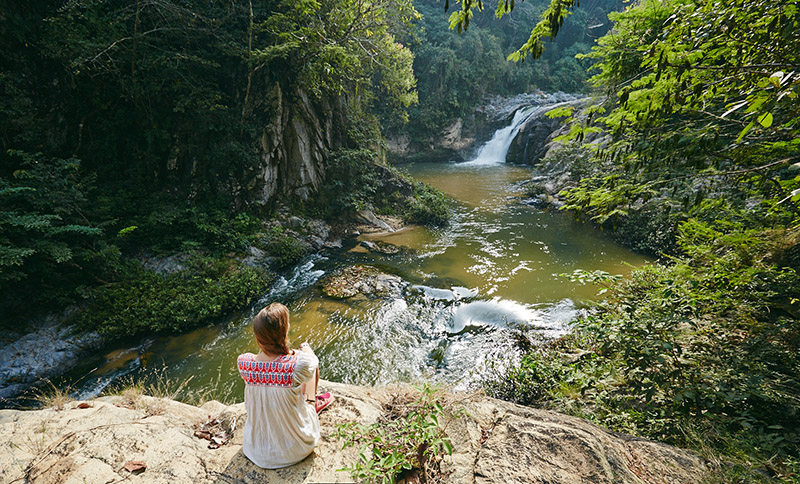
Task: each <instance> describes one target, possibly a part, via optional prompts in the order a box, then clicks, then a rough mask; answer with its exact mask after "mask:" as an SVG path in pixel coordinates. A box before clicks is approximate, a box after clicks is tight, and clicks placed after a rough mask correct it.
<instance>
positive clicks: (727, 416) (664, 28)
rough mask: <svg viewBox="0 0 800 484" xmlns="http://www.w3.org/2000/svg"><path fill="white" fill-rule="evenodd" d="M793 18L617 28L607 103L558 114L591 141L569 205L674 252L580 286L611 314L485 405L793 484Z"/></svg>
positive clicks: (641, 17) (537, 355)
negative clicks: (683, 449)
mask: <svg viewBox="0 0 800 484" xmlns="http://www.w3.org/2000/svg"><path fill="white" fill-rule="evenodd" d="M572 3H575V2H562V1H559V0H556V1H554V2H553V4H554V5H558V4H561V6H564V5H565V4H572ZM799 7H800V4H798V2H797V1H796V0H781V1H744V0H737V1H725V2H722V1H705V0H703V1H700V0H666V1H656V0H642V1H640V2H638V3H636V4H634V5H631V6H629V7H628V8H626V9H625V11H624V12H621V13H614V14H611V15H610V17H611V19H612V20H613V21H614V27H613V29H612V30H611V31H610V32H609V33H608V34H607V35H605V36H604V37H602V38H601V39H599V41H598V43H597V45H596V46H595V47H594V48H593V49H592V51H591V53H589V54H588V55H587V56H586V57H587V58H590V59H593V60H594V61H596V64H595V66H594V69H595V72H596V74H595V75H594V77H593V78H592V79H591V82H592V84H593V85H594V86H595V88H596V90H597V93H598V95H599V96H598V97H599V99H600V101H599V102H598V103H597V104H596V105H593V106H590V107H589V108H587V109H585V110H583V111H582V112H580V113H572V112H571V111H570V110H564V109H560V110H558V111H557V112H554V113H552V114H553V115H554V116H565V117H567V120H568V121H569V122H571V123H572V125H571V132H570V134H569V135H567V136H565V137H564V138H563V140H564V142H565V143H570V144H571V145H573V146H574V145H578V146H580V145H581V143H582V141H583V140H584V139H587V138H591V139H592V140H593V142H592V143H590V144H586V145H583V148H582V149H583V156H584V157H585V158H586V159H587V160H589V161H590V162H592V163H594V164H595V166H596V167H597V169H595V170H594V172H595V173H596V174H595V175H594V176H589V177H587V178H584V179H583V180H582V181H581V182H580V184H579V186H576V187H574V188H572V189H569V190H567V191H566V192H564V193H562V195H563V196H564V197H565V198H566V200H567V201H568V205H567V206H566V208H567V209H569V210H574V211H576V212H577V213H579V214H580V215H581V216H583V217H586V218H590V219H592V220H593V221H595V222H597V223H600V224H603V225H605V226H608V227H611V228H613V227H614V226H617V227H621V226H624V224H625V223H626V221H628V220H631V219H633V220H636V221H637V223H639V224H641V225H643V226H644V227H645V229H644V230H645V231H647V230H655V229H656V228H661V229H663V228H664V227H667V228H668V230H667V231H666V232H667V233H668V234H669V236H668V237H664V238H663V239H662V243H663V244H664V245H663V247H664V250H666V251H667V252H668V254H665V255H664V258H663V259H662V263H660V264H654V265H653V266H648V267H645V268H643V269H639V270H635V271H633V273H632V276H631V277H630V278H629V279H624V280H616V278H614V277H611V276H609V275H608V274H603V273H591V274H587V273H581V272H577V273H575V274H572V275H571V277H572V278H573V279H575V280H583V281H594V282H600V283H602V284H604V285H606V286H607V287H606V288H605V289H604V292H605V295H604V301H603V302H602V303H600V304H599V305H598V306H597V307H596V308H595V310H594V311H593V312H592V313H591V315H589V316H588V317H586V318H584V319H582V320H580V321H576V322H575V326H574V331H573V333H572V334H571V335H570V336H568V337H566V338H564V339H562V340H560V341H558V342H556V343H554V344H549V345H545V346H544V347H542V348H539V349H535V350H533V351H532V352H530V353H529V354H528V355H527V356H525V357H524V359H523V360H522V362H521V363H520V365H519V366H517V367H515V368H513V369H512V370H511V371H509V372H508V373H505V374H504V379H503V380H502V381H500V382H498V383H489V384H488V385H489V389H490V391H491V392H492V393H494V394H495V395H498V396H503V397H505V398H510V399H513V400H516V401H520V402H524V403H527V404H537V405H546V406H551V407H552V408H557V409H560V410H564V411H569V412H572V413H574V414H578V415H582V416H585V417H587V418H590V419H593V420H595V421H597V422H599V423H601V424H603V425H606V426H608V427H610V428H613V429H617V430H623V431H628V432H633V433H637V434H640V435H644V436H647V437H651V438H656V439H659V440H665V441H667V442H671V443H676V444H679V445H684V446H690V447H692V448H694V449H696V450H698V451H700V452H701V453H702V454H703V455H705V456H706V457H708V458H709V459H711V461H712V463H714V464H717V465H718V466H719V467H718V468H717V470H718V472H717V474H716V475H715V476H714V477H713V478H711V480H712V481H713V482H772V481H782V482H798V479H800V381H799V380H798V375H800V357H799V355H800V274H798V270H800V210H799V209H798V207H799V205H798V204H799V203H800V98H799V96H800V64H798V59H800V12H798V9H799ZM553 19H554V20H553V22H551V24H550V25H551V26H557V20H558V16H555V17H553ZM534 33H535V34H537V32H536V31H534ZM554 34H555V33H554V32H553V31H551V30H546V29H545V30H540V31H539V32H538V35H540V38H542V37H546V36H548V35H554ZM535 45H538V44H537V39H534V40H533V41H530V42H528V43H526V44H525V46H523V50H525V49H531V50H530V52H531V53H532V54H536V53H537V52H536V51H535V49H533V47H532V46H535ZM598 139H599V140H600V142H598Z"/></svg>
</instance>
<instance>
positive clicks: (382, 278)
mask: <svg viewBox="0 0 800 484" xmlns="http://www.w3.org/2000/svg"><path fill="white" fill-rule="evenodd" d="M320 284H321V286H322V292H323V293H324V294H325V295H326V296H329V297H334V298H337V299H345V298H349V297H353V296H356V295H358V294H363V295H377V296H393V297H399V296H400V295H401V294H402V293H403V289H404V288H405V287H406V285H407V283H406V282H405V281H403V279H402V278H401V277H399V276H395V275H393V274H386V273H384V272H381V271H380V270H379V269H378V268H376V267H372V266H365V265H356V266H350V267H346V268H344V269H342V270H340V271H338V272H335V273H333V274H331V275H329V276H328V277H326V278H324V279H323V280H322V281H320Z"/></svg>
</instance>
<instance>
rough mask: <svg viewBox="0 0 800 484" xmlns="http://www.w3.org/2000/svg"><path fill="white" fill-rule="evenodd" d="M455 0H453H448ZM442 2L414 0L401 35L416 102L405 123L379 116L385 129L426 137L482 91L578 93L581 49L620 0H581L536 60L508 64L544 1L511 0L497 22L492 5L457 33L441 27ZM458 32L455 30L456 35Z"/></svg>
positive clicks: (445, 17) (446, 18)
mask: <svg viewBox="0 0 800 484" xmlns="http://www.w3.org/2000/svg"><path fill="white" fill-rule="evenodd" d="M453 3H455V2H453ZM446 5H447V6H448V7H449V3H448V2H444V1H435V0H420V1H417V2H415V3H414V6H415V7H416V9H417V11H418V12H419V13H420V15H421V18H420V19H419V21H418V22H417V26H418V28H417V30H415V31H414V32H413V35H412V36H411V37H409V38H407V39H404V40H403V42H404V43H406V44H407V45H408V46H409V48H410V49H411V50H412V51H413V52H414V74H415V75H416V77H417V90H418V92H419V101H420V102H419V104H417V105H415V106H413V107H412V108H411V109H410V110H409V117H410V119H411V121H412V122H410V123H408V124H407V125H397V124H396V123H390V122H389V123H385V125H386V126H387V131H388V130H390V131H391V132H392V133H397V132H402V131H407V132H408V133H409V135H410V136H412V137H413V138H414V139H418V140H423V139H429V138H431V137H432V136H435V135H437V134H438V133H440V132H441V130H442V128H443V127H444V126H447V125H449V124H451V123H452V122H453V121H454V120H455V119H456V118H458V117H462V118H463V117H467V116H469V115H470V114H472V113H473V111H474V109H475V107H476V106H478V105H479V104H480V103H481V102H482V101H484V100H485V98H486V96H487V95H493V94H494V95H514V94H518V93H523V92H533V91H537V90H541V91H546V92H554V91H564V92H583V91H586V90H587V88H588V85H587V83H586V80H587V79H588V78H589V75H588V74H587V72H586V69H587V68H588V67H589V66H590V65H591V64H592V60H591V59H577V58H576V57H575V56H576V55H577V54H585V53H588V52H589V50H590V49H591V47H592V45H593V44H594V42H595V40H596V39H597V38H599V37H601V36H602V35H604V34H605V33H606V32H607V31H608V29H609V27H610V25H611V23H610V21H609V20H608V13H609V12H612V11H616V10H621V9H622V6H623V2H622V0H589V1H585V2H583V3H582V4H581V7H580V8H579V9H576V10H575V12H574V14H573V15H570V16H569V17H567V18H566V19H565V21H564V24H563V26H562V28H561V31H560V32H559V35H558V37H557V38H556V39H555V40H554V41H553V42H552V43H549V44H548V46H547V49H546V50H545V52H544V54H543V55H542V57H541V58H540V59H539V61H538V62H526V63H512V62H507V61H506V57H508V56H509V54H511V53H513V52H514V51H515V50H516V49H517V48H518V46H519V45H520V44H521V43H522V42H524V41H525V39H527V38H528V36H529V35H530V28H531V25H534V24H535V23H536V22H537V21H538V20H539V17H540V16H541V15H542V13H543V12H544V11H545V10H546V8H547V6H548V3H547V1H546V0H533V1H530V0H529V1H526V2H518V3H517V4H516V6H515V8H514V10H513V12H509V14H508V15H507V16H506V17H504V18H503V19H501V20H500V21H498V20H496V19H495V18H494V16H495V12H492V11H489V10H485V11H482V12H475V15H474V17H472V18H471V22H469V23H468V26H467V28H466V29H463V31H461V32H455V31H453V30H449V29H448V27H449V25H450V23H451V19H450V17H451V14H452V12H446V11H445V8H446V7H445V6H446ZM459 33H460V34H461V35H458V34H459Z"/></svg>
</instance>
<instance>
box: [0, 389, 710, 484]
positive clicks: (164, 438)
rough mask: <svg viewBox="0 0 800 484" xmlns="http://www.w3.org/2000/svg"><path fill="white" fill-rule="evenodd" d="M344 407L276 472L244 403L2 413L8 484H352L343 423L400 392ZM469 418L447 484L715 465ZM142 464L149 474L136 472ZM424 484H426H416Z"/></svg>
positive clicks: (517, 412) (95, 405)
mask: <svg viewBox="0 0 800 484" xmlns="http://www.w3.org/2000/svg"><path fill="white" fill-rule="evenodd" d="M321 387H322V388H323V389H324V390H328V391H332V392H333V393H334V394H335V395H336V397H337V401H336V402H334V404H333V405H332V406H331V407H330V408H329V409H327V410H325V411H324V412H323V413H322V415H321V416H320V422H321V424H322V442H321V444H320V446H319V447H318V448H317V449H316V451H315V452H314V453H313V454H312V455H310V456H309V457H308V458H306V459H305V460H303V461H302V462H300V463H299V464H297V465H294V466H291V467H288V468H285V469H279V470H264V469H260V468H258V467H256V466H255V465H253V464H252V463H250V461H248V460H247V458H245V457H244V455H243V454H242V448H241V443H242V429H243V427H244V421H245V419H246V415H245V410H244V404H241V403H239V404H235V405H229V406H226V405H223V404H221V403H219V402H209V403H206V404H205V405H203V406H202V407H194V406H191V405H186V404H183V403H179V402H175V401H172V400H168V399H158V398H153V397H148V396H141V395H140V396H137V397H136V398H135V399H131V398H130V397H125V396H111V397H102V398H98V399H95V400H92V401H89V402H84V403H81V402H69V403H67V404H65V405H64V406H63V408H62V409H61V410H56V409H54V408H50V409H42V410H29V411H20V410H0V432H2V435H3V436H4V439H3V440H4V441H3V442H2V443H1V444H0V481H1V482H4V483H37V484H39V483H41V484H44V483H84V482H86V483H116V482H122V481H125V482H129V483H136V482H142V483H144V482H147V483H170V484H179V483H192V484H199V483H266V482H269V483H292V484H295V483H346V482H353V481H354V480H353V479H352V478H351V477H350V476H349V475H348V474H347V473H346V472H341V471H337V469H340V468H342V467H344V466H346V465H348V464H351V463H352V462H354V461H355V459H356V458H357V449H353V448H348V449H346V450H342V448H341V443H340V442H339V441H337V440H336V439H335V438H334V437H333V436H332V434H333V432H334V430H335V428H336V425H337V424H338V423H341V422H359V423H372V422H375V421H377V420H378V419H379V418H380V416H381V414H382V413H383V411H384V405H385V404H386V402H387V401H388V400H389V399H390V398H391V395H392V393H393V392H398V391H410V390H408V389H403V387H392V388H384V389H377V388H364V387H357V386H351V385H343V384H338V383H331V382H321ZM446 398H447V399H449V400H450V402H451V406H452V407H453V408H463V409H464V411H463V412H462V413H461V416H460V417H458V418H447V419H445V420H444V421H443V422H441V424H442V426H443V427H444V428H445V432H446V433H447V434H448V436H449V437H450V438H451V439H452V443H453V447H454V451H453V454H452V455H451V456H446V457H445V458H444V460H443V461H442V463H441V469H442V471H443V474H442V475H443V482H447V483H473V484H488V483H541V484H544V483H548V484H560V483H563V484H577V483H614V484H628V483H630V484H656V483H658V484H662V483H663V484H690V483H692V484H694V483H698V482H700V481H701V480H702V478H703V475H704V474H705V473H706V472H707V470H706V467H705V465H704V463H703V461H702V460H701V459H700V458H699V457H697V456H695V455H693V454H691V453H689V452H686V451H683V450H680V449H677V448H674V447H671V446H668V445H665V444H660V443H657V442H652V441H649V440H645V439H640V438H636V437H633V436H630V435H623V434H617V433H613V432H610V431H608V430H605V429H603V428H601V427H598V426H596V425H593V424H591V423H589V422H587V421H585V420H582V419H579V418H574V417H569V416H566V415H562V414H558V413H555V412H549V411H544V410H537V409H534V408H529V407H521V406H518V405H514V404H511V403H507V402H503V401H500V400H495V399H492V398H489V397H486V396H484V395H481V394H463V393H455V394H448V395H447V396H446ZM209 417H211V418H212V419H213V418H218V419H220V420H222V421H225V422H226V423H229V422H231V421H232V418H233V417H236V425H235V427H236V429H235V431H234V435H233V438H232V439H231V441H230V442H228V443H227V444H225V445H222V446H221V447H219V448H217V449H210V448H209V441H208V440H203V439H200V438H198V437H196V436H195V435H194V433H195V430H196V426H197V425H198V424H202V423H203V422H206V421H207V420H208V419H209ZM130 461H141V462H142V463H143V464H144V465H146V468H145V469H144V470H142V467H141V464H139V465H138V468H137V466H129V467H132V468H134V472H131V471H129V470H127V469H126V468H125V465H126V463H128V462H130ZM415 482H416V481H415Z"/></svg>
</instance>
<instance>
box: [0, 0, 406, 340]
mask: <svg viewBox="0 0 800 484" xmlns="http://www.w3.org/2000/svg"><path fill="white" fill-rule="evenodd" d="M416 17H417V13H416V12H415V11H414V9H413V7H412V5H411V3H410V2H409V1H392V2H389V1H388V0H383V1H381V0H378V1H366V0H357V1H349V0H322V1H316V0H309V1H303V2H252V1H249V2H244V1H243V2H196V1H190V0H131V1H125V2H116V1H105V0H92V1H66V2H65V1H60V0H59V1H56V0H53V1H42V2H2V5H0V45H2V49H0V92H1V93H2V96H0V147H1V148H2V150H0V201H1V203H2V209H0V311H2V313H3V314H4V315H5V316H6V317H5V318H3V324H8V325H12V326H14V325H18V323H19V321H20V320H24V319H25V318H26V317H29V316H31V315H35V314H39V313H42V312H48V311H57V310H58V309H59V308H63V307H65V306H67V305H69V304H72V303H75V302H79V303H80V302H82V301H88V302H91V304H90V307H92V308H96V309H97V311H99V313H98V314H105V313H107V312H109V311H110V310H111V309H119V310H122V311H123V313H124V314H121V315H117V316H116V317H115V318H112V319H113V320H114V322H113V324H111V325H108V327H107V328H105V329H108V330H109V331H111V332H114V333H119V332H121V333H131V332H136V331H143V330H148V329H149V330H164V329H170V330H172V329H178V327H179V326H181V325H180V324H178V323H176V322H173V319H174V318H175V316H174V315H170V314H169V313H170V311H171V309H170V308H171V306H172V304H173V302H172V301H173V300H174V298H175V295H176V294H179V295H182V296H180V297H186V298H188V297H190V296H191V298H193V300H194V302H193V305H192V307H195V306H197V307H200V306H206V307H208V308H211V309H208V310H204V311H199V312H198V311H194V312H191V311H190V312H191V313H192V315H187V318H184V319H186V321H185V323H184V327H185V326H191V325H197V324H204V323H206V322H207V321H209V320H213V319H214V318H215V317H219V316H221V315H222V314H223V313H224V312H225V311H227V310H229V309H230V308H231V307H233V306H235V305H239V306H241V305H242V304H246V303H247V302H248V301H249V300H250V299H251V298H253V297H255V296H257V295H259V294H261V293H263V290H264V284H263V283H254V281H257V280H259V279H260V280H262V281H268V280H269V278H270V276H269V274H266V273H264V271H261V270H260V269H253V268H248V267H244V266H241V265H240V264H238V263H235V261H233V259H232V257H233V256H234V255H235V254H236V253H241V252H242V251H244V250H246V249H247V248H248V246H251V245H256V246H259V247H260V248H261V249H264V250H267V251H268V252H269V253H270V255H272V256H273V258H274V259H275V260H276V261H277V262H278V264H277V266H282V265H285V264H284V262H286V263H288V262H291V261H292V260H296V258H297V256H298V254H300V252H301V249H300V248H298V243H297V242H296V241H292V240H290V239H291V237H289V236H288V235H286V234H275V233H272V232H269V231H267V232H265V227H264V224H263V223H262V221H263V220H264V217H266V219H269V218H270V217H271V216H272V215H273V214H274V213H273V212H271V210H273V207H272V205H270V204H269V203H268V204H266V205H259V204H256V203H254V202H253V200H254V199H255V198H257V197H254V196H253V192H254V191H255V190H257V187H256V186H255V185H254V184H255V181H257V180H258V178H259V176H261V175H259V170H260V169H262V168H261V166H260V165H259V164H260V163H263V162H264V159H265V157H267V156H272V154H271V153H265V152H264V150H265V144H264V143H265V142H264V141H263V139H264V138H265V137H266V136H280V135H281V131H282V130H283V128H284V125H283V124H281V123H284V124H285V123H286V121H285V117H286V116H288V115H287V114H286V113H287V112H291V111H292V110H294V111H295V112H296V111H298V110H300V109H301V108H302V106H312V107H315V109H317V111H319V112H320V113H323V114H324V115H325V116H329V118H327V119H321V120H318V122H319V124H320V125H323V126H324V125H325V123H326V122H328V123H331V124H332V125H333V126H334V127H335V129H336V132H335V133H333V134H332V135H331V136H332V138H333V139H331V140H330V144H331V146H330V147H329V149H330V150H331V151H335V150H345V151H347V150H350V152H357V153H360V154H361V158H360V159H359V160H358V161H359V162H360V163H362V164H364V165H365V166H366V165H369V166H372V165H375V163H379V162H380V159H381V153H380V142H381V138H380V132H381V131H380V125H379V124H378V117H377V113H378V112H379V114H380V116H382V117H383V118H385V119H393V118H397V119H402V118H404V117H405V116H406V111H405V110H406V108H407V107H408V106H409V105H411V104H413V103H414V102H416V91H415V89H414V87H415V80H414V76H413V72H412V58H413V56H412V54H411V52H410V51H409V50H408V49H407V48H406V47H405V46H403V45H402V44H400V43H399V42H396V41H395V34H396V35H408V34H407V32H408V31H409V29H410V28H411V24H410V22H411V20H413V19H414V18H416ZM303 97H307V98H308V100H309V101H308V102H307V103H306V104H305V105H303V104H301V103H300V101H302V99H301V98H303ZM378 104H379V106H377V107H376V105H378ZM298 106H300V107H298ZM378 108H379V109H378ZM313 114H314V113H311V114H308V113H306V112H302V113H301V115H303V116H306V118H308V117H313ZM345 120H346V121H345ZM311 121H315V120H313V119H312V120H311ZM276 123H277V124H276ZM273 125H274V126H276V127H275V128H272V129H271V130H270V129H268V127H269V126H273ZM331 156H333V155H332V154H331ZM290 162H291V161H290ZM280 169H285V167H282V168H280ZM362 181H363V180H362ZM368 188H369V187H368V186H365V187H364V189H368ZM280 190H281V187H280V186H279V187H278V196H277V197H275V198H276V199H279V198H281V197H284V196H285V197H289V194H288V193H281V192H280ZM285 191H286V190H284V192H285ZM340 195H341V194H340ZM411 195H412V197H413V194H411ZM409 200H411V199H409ZM368 201H369V200H368ZM418 201H419V199H415V200H414V202H413V203H412V202H409V201H408V200H406V201H404V203H406V205H408V210H409V211H410V212H411V211H413V210H414V209H415V207H416V204H417V203H418ZM270 202H272V201H270ZM399 210H401V211H402V210H403V208H402V207H400V208H399ZM176 252H184V253H188V254H193V255H192V256H191V257H192V259H193V262H192V263H191V264H189V265H190V266H191V267H190V268H189V267H187V268H185V269H184V270H182V271H179V273H178V274H177V275H174V276H170V277H168V278H166V279H165V280H158V279H157V278H153V277H152V276H151V274H150V273H149V272H148V271H142V270H141V267H140V264H139V265H137V263H131V258H139V257H146V256H154V255H156V256H157V255H169V254H173V253H176ZM300 255H302V254H300ZM207 257H212V258H214V259H215V260H216V262H213V263H209V262H208V261H206V260H205V258H207ZM122 293H126V294H141V295H145V294H146V295H148V296H147V298H150V299H152V298H155V299H157V301H151V302H149V303H144V302H142V301H141V299H140V298H136V297H132V296H131V297H126V298H124V299H125V300H127V301H128V303H126V304H128V305H125V304H123V305H122V306H119V304H116V305H114V308H111V306H109V304H110V301H114V300H117V301H118V300H119V298H118V297H117V296H119V295H120V294H122ZM142 297H144V296H142ZM106 303H108V304H106ZM130 305H133V306H132V307H131V306H130ZM148 305H149V306H148ZM118 306H119V307H118ZM145 306H148V307H145ZM126 308H128V309H126ZM153 311H154V312H155V315H153V314H150V313H152V312H153ZM144 313H148V314H150V315H149V316H148V317H146V318H140V317H139V316H141V314H144ZM194 313H198V314H196V315H195V314H194ZM195 316H196V317H195ZM120 318H121V319H120ZM125 318H127V320H128V323H127V324H129V325H130V326H128V327H127V328H126V327H124V326H125V324H126V323H124V322H123V321H122V320H123V319H125ZM80 319H81V320H82V321H84V322H86V321H90V322H91V321H94V322H96V323H97V324H98V325H101V321H108V318H105V319H104V318H101V317H99V316H97V315H95V316H90V317H82V318H80ZM134 319H135V320H136V321H134ZM145 321H151V322H152V324H149V323H145ZM102 324H105V323H102Z"/></svg>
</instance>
